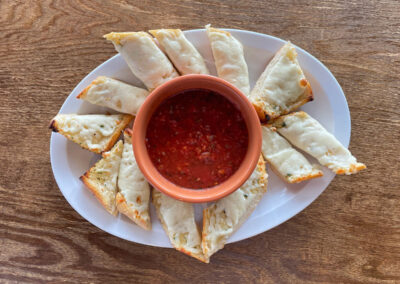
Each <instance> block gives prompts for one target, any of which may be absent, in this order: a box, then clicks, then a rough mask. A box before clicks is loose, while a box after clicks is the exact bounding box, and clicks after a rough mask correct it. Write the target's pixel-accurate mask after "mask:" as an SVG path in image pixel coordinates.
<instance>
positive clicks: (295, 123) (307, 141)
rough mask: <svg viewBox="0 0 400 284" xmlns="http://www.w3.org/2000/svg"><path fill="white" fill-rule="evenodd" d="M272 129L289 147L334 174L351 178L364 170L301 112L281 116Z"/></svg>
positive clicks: (327, 133) (329, 135)
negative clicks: (290, 145)
mask: <svg viewBox="0 0 400 284" xmlns="http://www.w3.org/2000/svg"><path fill="white" fill-rule="evenodd" d="M273 125H274V126H275V127H276V128H277V130H278V132H279V134H281V135H283V136H284V137H285V138H286V139H287V140H288V141H289V142H290V143H292V144H293V145H294V146H296V147H297V148H299V149H301V150H303V151H304V152H306V153H308V154H310V155H311V156H313V157H314V158H316V159H317V160H318V162H319V163H320V164H321V165H323V166H325V167H328V168H329V169H330V170H332V171H333V172H335V173H336V174H346V175H350V174H355V173H357V172H359V171H361V170H363V169H365V168H366V166H365V165H364V164H363V163H359V162H357V159H356V158H355V157H354V156H353V155H352V154H351V153H350V151H349V150H348V149H347V148H345V147H344V146H343V145H342V144H341V143H340V142H339V141H338V140H337V139H336V138H335V136H333V135H332V134H331V133H329V132H328V131H327V130H326V129H325V128H324V127H323V126H322V125H321V124H320V123H319V122H318V121H317V120H315V119H314V118H312V117H311V116H310V115H308V114H307V113H305V112H304V111H299V112H294V113H291V114H288V115H285V116H282V117H280V118H278V119H277V120H276V121H274V123H273Z"/></svg>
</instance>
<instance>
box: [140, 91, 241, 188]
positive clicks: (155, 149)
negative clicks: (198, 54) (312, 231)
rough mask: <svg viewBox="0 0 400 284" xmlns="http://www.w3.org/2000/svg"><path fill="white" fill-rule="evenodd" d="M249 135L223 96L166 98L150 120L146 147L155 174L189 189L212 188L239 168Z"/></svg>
mask: <svg viewBox="0 0 400 284" xmlns="http://www.w3.org/2000/svg"><path fill="white" fill-rule="evenodd" d="M247 144H248V131H247V127H246V124H245V121H244V119H243V117H242V114H241V113H240V111H239V110H238V109H237V108H236V107H235V106H234V105H233V104H232V103H231V102H230V101H229V100H228V99H226V98H225V97H224V96H222V95H220V94H218V93H215V92H212V91H209V90H203V89H193V90H187V91H184V92H181V93H179V94H177V95H174V96H173V97H170V98H168V99H167V100H165V101H164V102H162V103H161V105H160V106H159V107H158V108H157V109H156V111H155V112H154V114H153V116H152V117H151V119H150V122H149V125H148V128H147V133H146V146H147V150H148V152H149V155H150V158H151V160H152V162H153V164H154V165H155V167H156V168H157V169H158V171H159V172H160V173H161V174H162V175H163V176H164V177H165V178H167V179H168V180H170V181H171V182H173V183H175V184H176V185H179V186H183V187H186V188H191V189H201V188H208V187H212V186H215V185H217V184H220V183H222V182H223V181H225V180H226V179H228V178H229V177H230V176H231V175H232V174H233V173H234V172H235V171H236V170H237V169H238V168H239V166H240V164H241V163H242V161H243V159H244V156H245V154H246V151H247Z"/></svg>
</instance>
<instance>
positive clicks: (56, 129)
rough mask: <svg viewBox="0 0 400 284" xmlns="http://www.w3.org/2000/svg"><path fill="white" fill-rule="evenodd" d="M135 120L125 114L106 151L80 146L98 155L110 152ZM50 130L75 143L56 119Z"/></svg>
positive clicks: (51, 123)
mask: <svg viewBox="0 0 400 284" xmlns="http://www.w3.org/2000/svg"><path fill="white" fill-rule="evenodd" d="M133 118H134V116H132V115H130V114H124V115H123V118H122V120H121V121H120V122H119V124H118V126H117V127H116V128H115V131H114V132H113V134H112V135H111V137H110V138H109V140H108V143H107V145H106V146H105V147H104V149H99V148H92V149H89V148H88V147H85V145H81V144H79V146H81V147H82V148H83V149H86V150H89V151H91V152H94V153H97V154H102V153H104V152H107V151H109V150H110V149H111V148H112V147H113V146H114V144H115V142H117V140H118V137H119V136H120V135H121V131H122V130H123V129H124V128H126V126H127V125H128V124H129V123H130V122H131V121H132V119H133ZM49 128H50V129H51V130H52V131H53V132H58V133H60V134H62V135H63V136H64V137H66V138H67V139H69V140H71V141H72V142H75V141H73V140H72V139H70V138H68V136H67V134H66V133H65V132H64V131H63V130H62V128H61V127H59V125H58V123H57V121H56V120H55V119H53V120H52V121H51V122H50V126H49ZM75 143H76V142H75Z"/></svg>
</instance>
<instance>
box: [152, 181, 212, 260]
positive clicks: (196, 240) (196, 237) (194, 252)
mask: <svg viewBox="0 0 400 284" xmlns="http://www.w3.org/2000/svg"><path fill="white" fill-rule="evenodd" d="M153 203H154V207H155V208H156V212H157V215H158V218H159V219H160V221H161V224H162V225H163V228H164V231H165V232H166V233H167V235H168V238H169V240H170V241H171V243H172V245H173V246H174V247H175V248H176V249H177V250H178V251H181V252H183V253H185V254H187V255H190V256H192V257H194V258H197V259H198V260H200V261H203V262H208V259H207V258H205V257H204V255H203V252H202V250H201V237H200V233H199V230H198V228H197V225H196V222H195V219H194V208H193V204H191V203H186V202H183V201H178V200H176V199H173V198H171V197H169V196H167V195H165V194H163V193H161V192H159V191H158V190H156V189H153Z"/></svg>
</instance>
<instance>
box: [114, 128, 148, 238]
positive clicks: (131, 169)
mask: <svg viewBox="0 0 400 284" xmlns="http://www.w3.org/2000/svg"><path fill="white" fill-rule="evenodd" d="M131 139H132V138H131V135H130V132H129V131H128V130H125V131H124V150H123V152H122V159H121V165H120V167H119V175H118V189H119V192H118V193H117V198H116V202H117V208H118V211H119V212H121V213H122V214H124V215H126V216H127V217H128V218H130V219H131V220H132V221H133V222H135V223H136V224H138V225H139V226H141V227H142V228H144V229H146V230H150V229H151V221H150V214H149V200H150V186H149V184H148V182H147V181H146V179H145V178H144V176H143V174H142V172H141V171H140V170H139V167H138V165H137V163H136V160H135V156H134V154H133V149H132V140H131Z"/></svg>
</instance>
